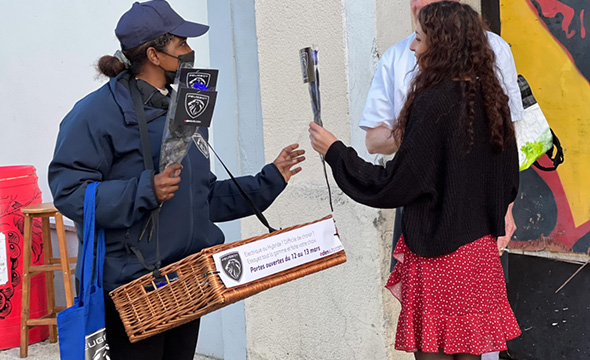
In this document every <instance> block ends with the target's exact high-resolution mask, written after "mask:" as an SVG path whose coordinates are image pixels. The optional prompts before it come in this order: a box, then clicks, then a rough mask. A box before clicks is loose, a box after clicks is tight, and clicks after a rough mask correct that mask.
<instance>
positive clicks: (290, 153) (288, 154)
mask: <svg viewBox="0 0 590 360" xmlns="http://www.w3.org/2000/svg"><path fill="white" fill-rule="evenodd" d="M298 147H299V144H291V145H289V146H287V147H286V148H284V149H283V150H282V151H281V153H280V154H279V156H278V157H277V158H276V159H275V161H273V164H275V166H276V167H277V168H278V169H279V171H280V172H281V175H283V178H284V179H285V182H289V179H291V176H293V175H295V174H297V173H298V172H300V171H301V167H300V166H298V167H296V168H295V169H292V167H293V166H295V165H297V164H298V163H300V162H302V161H303V160H305V156H301V155H303V154H305V150H301V149H297V148H298Z"/></svg>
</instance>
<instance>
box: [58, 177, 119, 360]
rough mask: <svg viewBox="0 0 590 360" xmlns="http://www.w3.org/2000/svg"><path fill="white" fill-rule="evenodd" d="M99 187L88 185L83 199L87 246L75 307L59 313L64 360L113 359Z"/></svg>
mask: <svg viewBox="0 0 590 360" xmlns="http://www.w3.org/2000/svg"><path fill="white" fill-rule="evenodd" d="M98 184H99V183H98V182H97V183H92V184H89V185H88V187H87V188H86V195H85V198H84V243H83V248H82V249H83V252H82V258H81V263H80V264H79V266H81V271H80V290H79V291H78V296H77V297H76V298H75V299H74V305H73V306H71V307H69V308H67V309H65V310H63V311H61V312H60V313H58V314H57V330H58V335H59V353H60V357H61V359H62V360H99V359H110V355H109V346H108V344H107V341H106V332H105V320H104V318H105V315H104V293H103V290H102V271H103V264H104V255H105V244H104V230H103V229H100V230H99V231H98V236H95V235H96V234H95V221H94V212H95V197H96V188H97V186H98ZM95 238H96V241H97V244H96V257H94V240H95ZM93 270H94V272H93Z"/></svg>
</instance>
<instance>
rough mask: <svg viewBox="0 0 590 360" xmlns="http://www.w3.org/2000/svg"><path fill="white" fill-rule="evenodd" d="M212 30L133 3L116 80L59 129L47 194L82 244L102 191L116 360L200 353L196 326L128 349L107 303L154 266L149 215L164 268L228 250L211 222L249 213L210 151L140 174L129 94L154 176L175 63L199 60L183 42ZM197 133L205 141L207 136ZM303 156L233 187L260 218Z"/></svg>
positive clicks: (112, 68)
mask: <svg viewBox="0 0 590 360" xmlns="http://www.w3.org/2000/svg"><path fill="white" fill-rule="evenodd" d="M208 29H209V27H208V26H207V25H202V24H197V23H193V22H189V21H185V20H184V19H183V18H182V17H180V16H179V15H178V14H177V13H176V12H174V10H172V8H171V7H170V5H169V4H168V3H167V2H166V1H164V0H154V1H148V2H144V3H135V4H133V6H132V7H131V9H130V10H129V11H127V12H126V13H125V14H123V16H122V17H121V19H120V20H119V23H118V24H117V28H116V29H115V33H116V35H117V38H118V39H119V41H120V43H121V51H117V53H116V54H115V55H116V56H115V57H113V56H103V57H102V58H101V59H100V60H99V63H98V68H99V70H100V72H101V73H103V74H105V75H107V76H109V77H111V79H110V81H109V82H108V83H107V84H105V85H104V86H102V87H101V88H99V89H98V90H96V91H95V92H93V93H91V94H89V95H88V96H86V97H85V98H84V99H82V100H80V101H79V102H78V103H77V104H76V105H75V106H74V108H73V109H72V110H71V111H70V113H69V114H68V115H67V116H66V117H65V118H64V120H63V121H62V123H61V126H60V131H59V135H58V139H57V143H56V147H55V153H54V157H53V160H52V162H51V164H50V165H49V185H50V187H51V191H52V193H53V197H54V203H55V206H56V207H57V208H58V209H59V210H60V211H61V212H62V213H63V214H64V215H65V216H67V217H69V218H70V219H72V220H74V221H75V222H76V224H77V225H78V226H77V228H78V237H79V239H80V241H81V239H83V234H82V233H81V232H82V230H83V227H82V226H80V224H82V223H83V215H84V214H83V207H84V194H85V191H86V187H87V185H88V184H89V183H92V182H100V185H99V186H98V189H97V194H96V223H97V226H98V227H101V228H104V229H105V231H106V257H105V264H104V277H103V287H104V290H105V312H106V330H107V340H108V343H109V346H110V351H111V358H112V359H114V360H116V359H125V360H128V359H131V358H130V357H129V356H135V357H134V358H135V359H142V360H143V359H192V358H193V356H194V353H195V347H196V344H197V335H198V331H199V320H196V321H193V322H191V323H188V324H185V325H182V326H180V327H177V328H175V329H171V330H168V331H167V332H164V333H161V334H158V335H155V336H152V337H150V338H148V339H145V340H142V341H140V342H137V343H133V344H132V343H130V342H129V340H128V338H127V335H126V333H125V331H124V328H123V325H122V322H121V320H120V318H119V315H118V313H117V312H116V310H115V307H114V305H113V303H112V301H111V299H110V297H109V296H108V291H111V290H113V289H115V288H117V287H119V286H121V285H124V284H126V283H128V282H130V281H132V280H134V279H137V278H139V277H140V276H142V275H144V274H146V273H148V270H146V269H147V268H149V266H148V265H149V264H155V263H156V262H157V254H156V245H155V242H154V241H148V240H147V239H146V237H147V236H143V237H142V230H143V229H144V228H145V227H146V224H147V223H148V221H149V219H150V214H151V213H152V211H154V210H155V209H157V208H160V209H161V210H160V214H159V232H158V233H159V234H160V237H161V240H162V241H160V257H159V260H160V261H161V265H162V266H165V265H168V264H170V263H173V262H175V261H178V260H180V259H182V258H184V257H186V256H188V255H191V254H194V253H196V252H198V251H200V250H201V249H203V248H206V247H210V246H213V245H217V244H220V243H223V241H224V235H223V233H222V232H221V230H220V229H219V228H218V227H217V226H216V225H215V224H214V222H220V221H228V220H233V219H237V218H241V217H244V216H249V215H252V214H253V210H252V208H251V207H250V206H249V205H248V203H247V201H246V200H245V199H244V198H243V197H242V195H240V192H239V191H238V190H237V188H236V186H235V185H234V184H233V183H232V182H231V181H217V179H216V177H215V176H214V175H213V174H212V173H211V171H210V164H209V153H208V151H207V149H206V148H203V147H200V148H199V147H197V146H192V147H191V148H190V149H189V151H188V153H187V155H186V157H185V159H184V160H183V161H182V164H178V163H176V164H173V165H170V166H169V167H167V168H166V169H165V170H163V171H162V172H161V173H158V172H157V171H154V170H150V169H146V168H145V166H144V158H143V156H142V154H143V153H144V152H143V151H142V145H141V138H140V130H139V128H138V112H137V111H136V108H135V107H134V102H133V98H132V95H131V92H130V91H131V90H132V89H135V88H137V90H138V92H139V95H140V96H141V102H142V103H143V113H144V114H145V119H146V121H147V129H148V133H149V138H150V141H151V157H152V159H153V163H154V168H155V169H158V168H159V159H160V148H161V141H162V133H163V130H164V126H165V119H166V114H167V110H168V104H169V96H168V94H169V85H170V84H171V83H172V82H173V80H174V75H175V73H176V70H177V69H178V67H179V64H180V63H181V62H189V63H190V62H192V61H193V58H194V52H193V51H192V50H191V48H190V46H189V45H188V44H187V42H186V39H187V38H189V37H197V36H201V35H203V34H204V33H206V32H207V30H208ZM200 132H201V133H202V134H201V135H202V136H203V137H204V138H207V132H206V129H200ZM297 147H298V145H297V144H293V145H290V146H287V147H286V148H284V149H283V150H282V151H281V153H280V154H279V156H278V157H277V159H276V160H275V161H274V162H273V163H271V164H268V165H266V166H265V167H263V168H262V170H261V172H260V173H258V174H257V175H255V176H244V177H240V178H238V179H237V180H238V182H239V183H240V185H241V186H242V188H244V190H245V191H246V192H247V193H248V194H249V195H250V197H251V198H252V199H253V200H254V202H255V203H256V204H257V205H258V207H259V208H261V209H262V210H264V209H266V208H267V207H268V206H269V205H270V204H271V203H272V202H273V200H274V199H275V198H276V197H277V196H278V195H279V194H280V193H281V191H283V189H284V188H285V186H286V185H287V182H288V181H289V179H290V177H291V176H292V175H295V174H297V173H298V172H299V171H300V170H301V168H300V167H294V166H295V165H297V164H298V163H299V162H301V161H303V160H304V157H303V156H302V155H303V153H304V151H303V150H299V149H297ZM147 233H149V231H148V232H147ZM81 248H82V247H81V246H80V249H81ZM137 254H141V255H142V256H137ZM142 257H143V258H144V259H145V260H141V258H142ZM76 277H77V278H79V272H78V271H77V273H76Z"/></svg>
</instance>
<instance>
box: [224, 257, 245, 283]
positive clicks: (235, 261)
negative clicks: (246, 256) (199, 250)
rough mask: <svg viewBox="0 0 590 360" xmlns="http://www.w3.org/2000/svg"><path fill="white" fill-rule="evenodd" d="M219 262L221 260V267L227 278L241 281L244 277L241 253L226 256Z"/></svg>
mask: <svg viewBox="0 0 590 360" xmlns="http://www.w3.org/2000/svg"><path fill="white" fill-rule="evenodd" d="M219 260H221V267H222V268H223V271H224V272H225V273H226V274H227V276H229V277H230V278H232V279H234V280H235V281H240V278H241V277H242V258H241V257H240V253H238V252H237V251H236V252H231V253H229V254H225V255H223V256H222V257H220V258H219Z"/></svg>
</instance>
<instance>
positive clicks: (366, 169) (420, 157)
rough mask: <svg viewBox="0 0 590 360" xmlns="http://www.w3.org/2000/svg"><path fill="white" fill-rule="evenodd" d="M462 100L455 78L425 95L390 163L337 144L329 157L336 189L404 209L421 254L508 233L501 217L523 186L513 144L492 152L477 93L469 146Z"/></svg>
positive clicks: (407, 234)
mask: <svg viewBox="0 0 590 360" xmlns="http://www.w3.org/2000/svg"><path fill="white" fill-rule="evenodd" d="M461 99H462V97H461V90H460V87H459V84H458V82H455V81H447V82H444V83H442V84H440V85H437V86H435V87H433V88H430V89H427V90H424V91H423V92H422V93H420V94H419V95H418V96H417V97H416V99H415V101H414V104H413V106H412V109H411V112H410V116H409V119H408V123H407V126H406V132H405V136H404V140H403V142H402V145H401V146H400V148H399V150H398V152H397V153H396V155H395V157H394V158H393V160H391V161H389V162H388V163H387V165H386V167H385V168H384V167H382V166H378V165H373V164H370V163H367V162H365V161H364V160H362V159H361V158H359V157H358V155H357V153H356V152H355V151H354V149H352V148H350V147H346V146H345V145H344V144H343V143H342V142H340V141H337V142H335V143H334V144H332V146H331V147H330V148H329V149H328V152H327V154H326V161H327V162H328V163H329V164H330V166H331V167H332V172H333V174H334V178H335V179H336V182H337V183H338V186H339V187H340V188H341V189H342V191H344V192H345V193H346V194H347V195H348V196H350V197H351V198H352V199H353V200H355V201H357V202H359V203H361V204H365V205H368V206H372V207H376V208H395V207H400V206H404V212H403V217H402V233H403V235H404V239H405V242H406V244H407V245H408V247H409V248H410V250H411V251H412V252H414V253H416V254H418V255H421V256H429V257H433V256H441V255H445V254H449V253H451V252H453V251H455V250H456V249H458V248H459V247H461V246H462V245H465V244H468V243H470V242H472V241H475V240H477V239H479V238H481V237H482V236H485V235H488V234H491V235H494V236H501V235H504V234H505V229H504V226H505V225H504V216H505V214H506V210H507V207H508V205H509V204H510V203H511V202H512V201H513V200H514V198H515V197H516V194H517V191H518V154H517V150H516V142H514V143H512V144H511V145H510V146H508V147H506V148H505V150H504V151H501V152H500V151H496V150H494V149H493V147H492V144H491V143H490V136H489V128H488V125H487V117H486V115H485V109H484V106H483V101H482V99H481V95H478V99H477V101H476V105H475V120H474V124H473V131H474V144H473V146H472V148H471V151H469V145H468V144H469V136H468V135H467V130H466V126H465V125H464V124H463V121H464V120H461V117H460V113H461V111H460V109H461V105H460V104H461Z"/></svg>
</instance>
